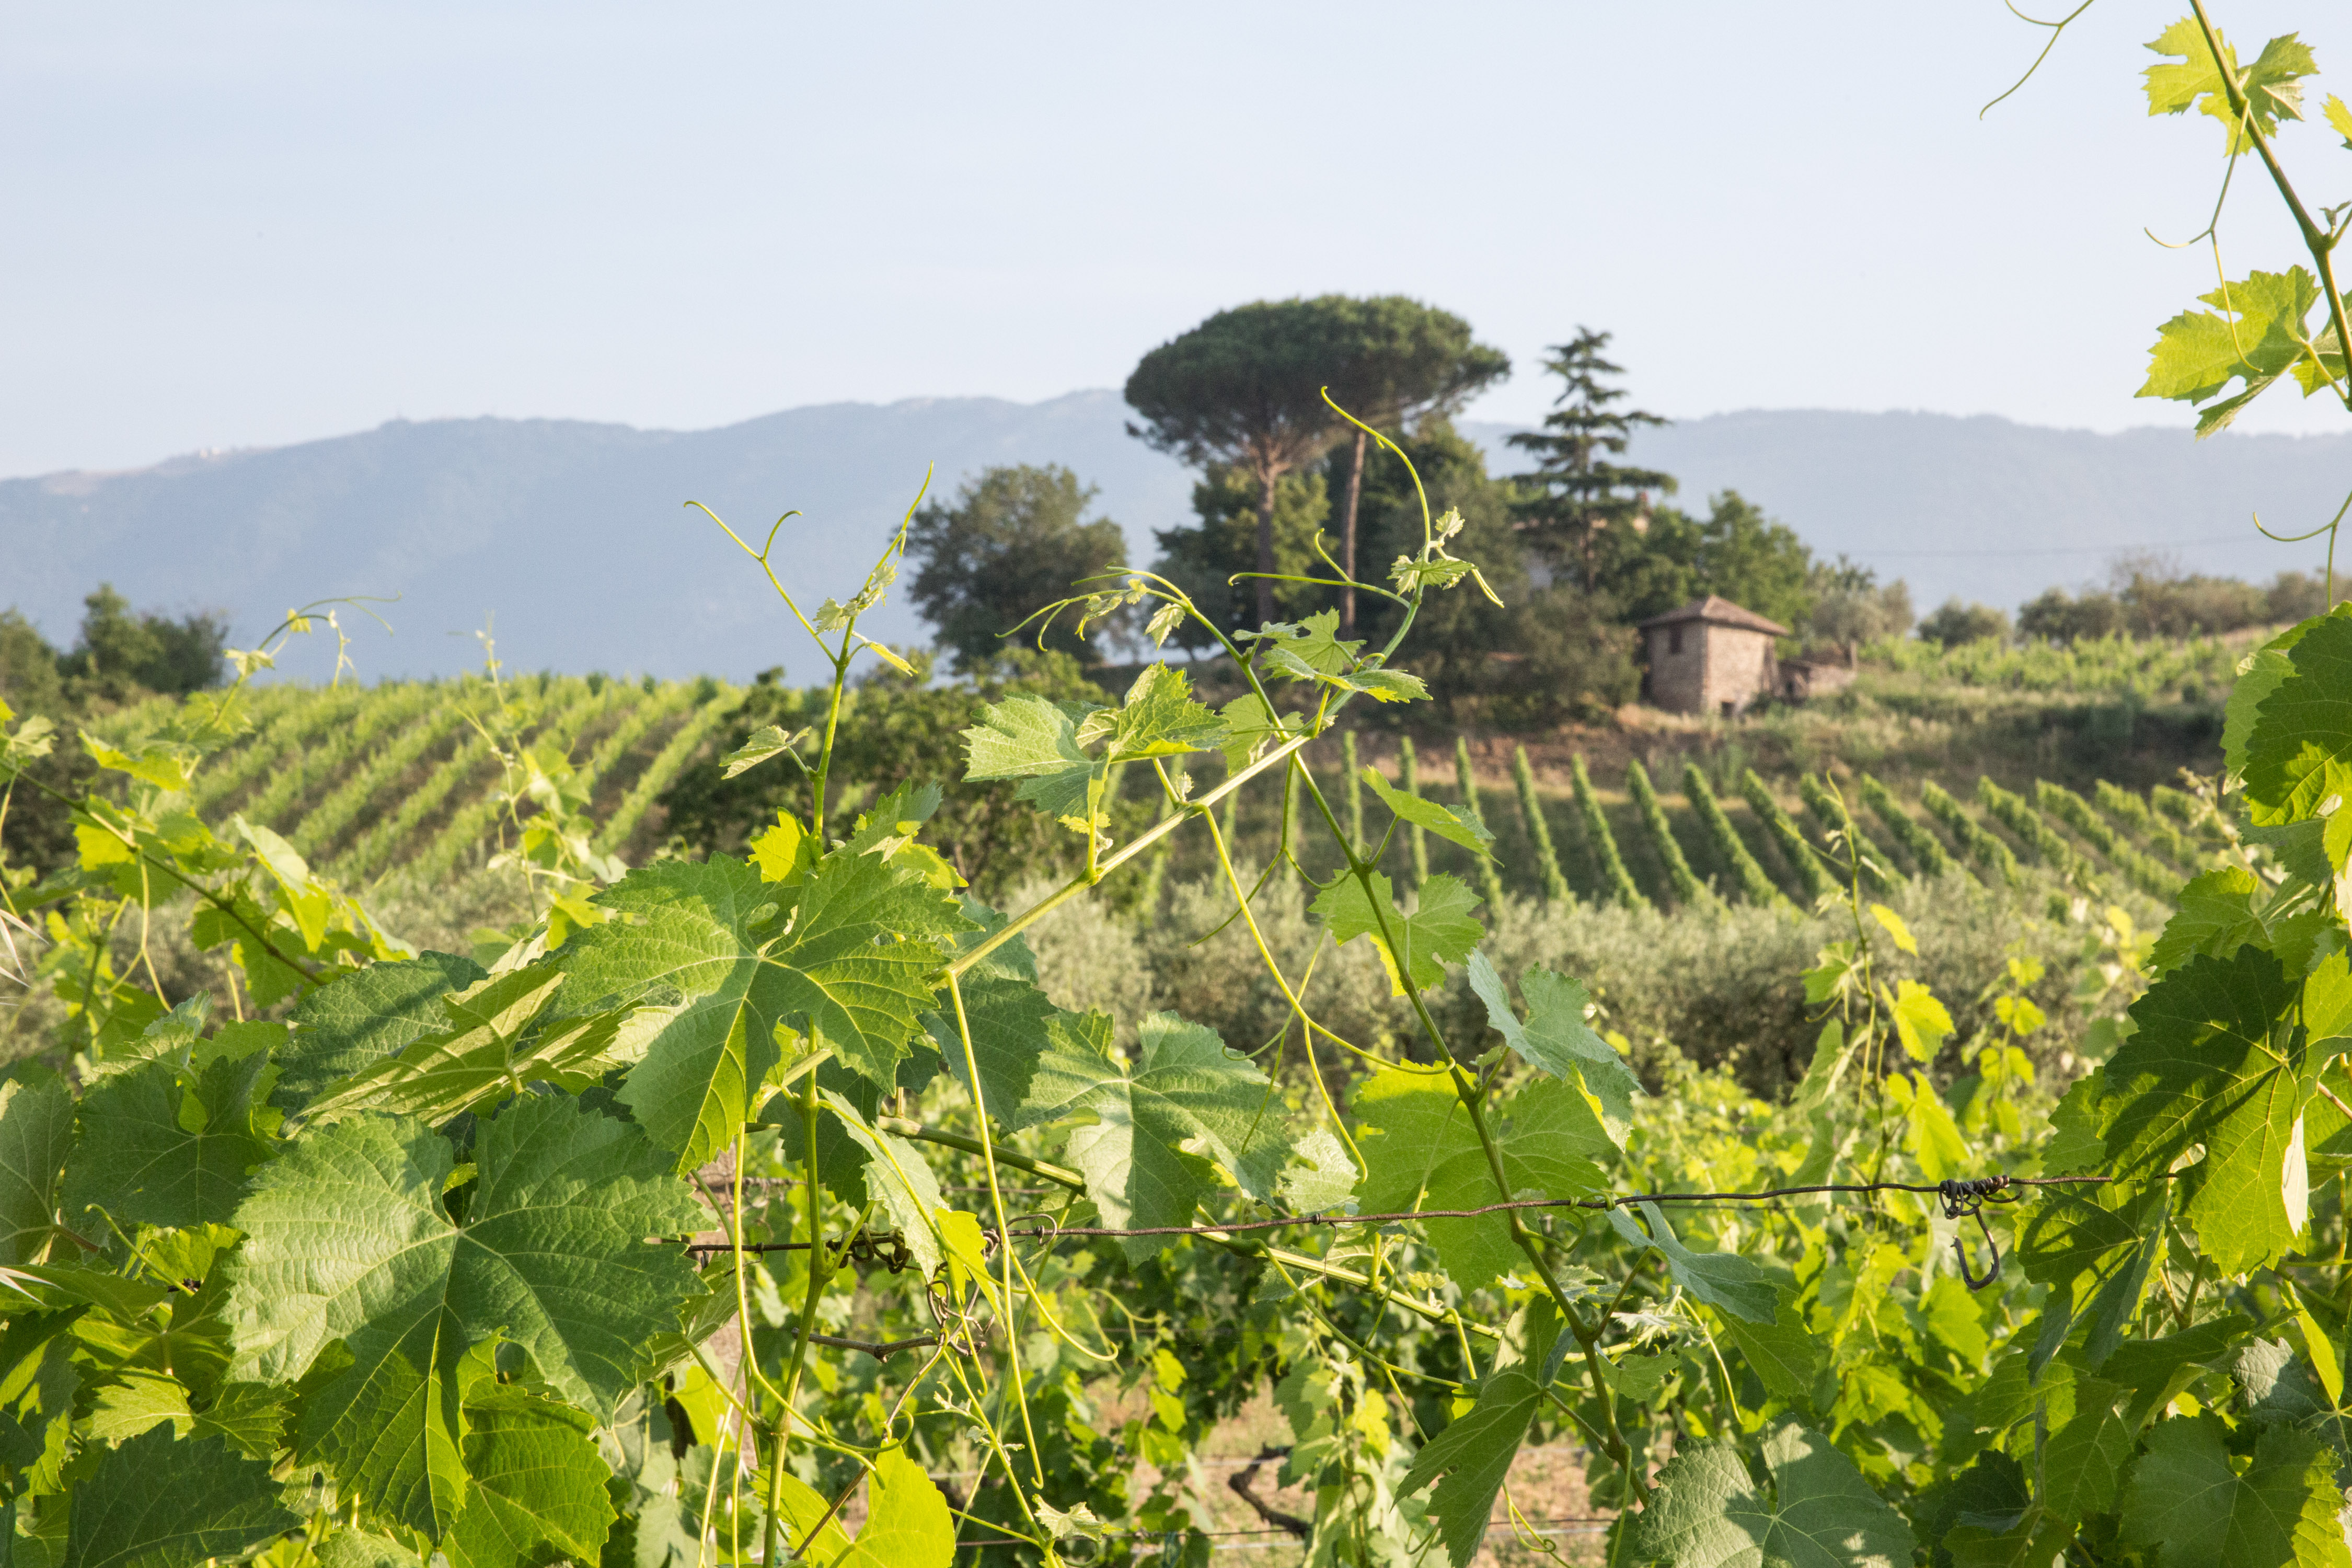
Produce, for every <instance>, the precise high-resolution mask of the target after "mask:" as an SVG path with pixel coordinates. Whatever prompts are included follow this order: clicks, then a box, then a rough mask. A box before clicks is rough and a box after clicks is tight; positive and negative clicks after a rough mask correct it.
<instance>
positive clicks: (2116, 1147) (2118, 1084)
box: [2098, 947, 2316, 1274]
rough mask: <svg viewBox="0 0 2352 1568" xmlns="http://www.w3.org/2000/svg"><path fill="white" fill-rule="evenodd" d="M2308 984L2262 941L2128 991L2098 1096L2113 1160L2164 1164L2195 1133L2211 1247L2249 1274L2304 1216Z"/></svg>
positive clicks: (2144, 1166) (2310, 1068)
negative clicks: (2128, 1024)
mask: <svg viewBox="0 0 2352 1568" xmlns="http://www.w3.org/2000/svg"><path fill="white" fill-rule="evenodd" d="M2298 1000H2299V988H2298V987H2296V986H2294V985H2293V984H2289V983H2288V981H2287V980H2286V977H2285V975H2284V973H2282V972H2281V970H2280V967H2279V962H2278V960H2277V958H2275V957H2274V956H2273V955H2272V954H2271V953H2270V952H2266V951H2264V950H2263V949H2261V948H2255V947H2247V948H2241V949H2239V950H2238V952H2237V954H2236V955H2235V956H2234V957H2232V958H2229V959H2218V958H2203V957H2200V958H2196V959H2192V960H2191V961H2190V962H2189V963H2187V964H2185V965H2183V966H2182V967H2180V968H2179V969H2176V970H2174V971H2173V972H2172V973H2169V974H2168V975H2166V976H2164V977H2163V978H2162V979H2160V980H2158V982H2157V983H2156V984H2153V985H2151V986H2149V987H2148V989H2147V993H2146V994H2144V995H2142V996H2141V997H2140V999H2139V1000H2138V1001H2137V1002H2135V1003H2133V1004H2132V1006H2131V1017H2132V1021H2133V1022H2134V1024H2135V1025H2137V1028H2136V1030H2135V1032H2134V1033H2133V1035H2132V1037H2131V1038H2130V1039H2128V1040H2126V1042H2124V1044H2123V1046H2122V1047H2120V1048H2119V1049H2117V1050H2116V1054H2115V1055H2114V1057H2112V1058H2109V1060H2108V1061H2107V1064H2106V1066H2105V1068H2102V1069H2101V1072H2100V1083H2101V1085H2102V1088H2101V1090H2100V1094H2099V1100H2098V1107H2099V1110H2100V1113H2101V1114H2102V1115H2103V1116H2104V1117H2105V1126H2106V1149H2107V1158H2108V1161H2109V1163H2110V1164H2111V1167H2112V1168H2113V1170H2114V1171H2115V1172H2116V1173H2117V1174H2125V1173H2136V1172H2152V1171H2162V1170H2164V1169H2166V1168H2168V1166H2169V1165H2170V1164H2171V1163H2173V1161H2175V1160H2176V1159H2178V1158H2179V1156H2180V1155H2181V1154H2183V1153H2185V1152H2188V1150H2189V1147H2190V1146H2191V1145H2193V1144H2196V1143H2200V1142H2201V1143H2203V1144H2204V1145H2205V1148H2206V1153H2205V1158H2204V1159H2203V1160H2202V1161H2200V1162H2199V1163H2198V1165H2197V1167H2196V1168H2195V1169H2194V1170H2193V1171H2192V1172H2190V1173H2187V1174H2186V1175H2184V1176H2183V1178H2182V1181H2183V1183H2184V1184H2186V1185H2188V1186H2189V1188H2190V1194H2189V1201H2188V1205H2187V1213H2188V1216H2189V1221H2190V1223H2191V1224H2193V1225H2194V1226H2196V1229H2197V1235H2198V1238H2199V1240H2200V1243H2201V1244H2202V1246H2203V1248H2204V1251H2205V1253H2206V1256H2208V1257H2209V1258H2211V1259H2212V1260H2213V1261H2214V1263H2215V1264H2216V1265H2217V1266H2218V1267H2220V1268H2221V1270H2222V1271H2223V1272H2224V1273H2229V1274H2240V1273H2244V1272H2246V1271H2247V1270H2248V1269H2251V1268H2261V1267H2264V1266H2266V1265H2268V1264H2270V1263H2272V1262H2274V1261H2275V1260H2276V1259H2278V1258H2281V1257H2283V1256H2284V1254H2285V1253H2286V1251H2287V1250H2288V1249H2289V1248H2290V1247H2293V1246H2294V1240H2295V1237H2296V1234H2297V1233H2298V1232H2299V1231H2301V1230H2302V1229H2303V1227H2304V1224H2305V1212H2304V1211H2305V1204H2306V1203H2307V1198H2308V1181H2309V1177H2308V1171H2307V1163H2306V1160H2305V1152H2304V1146H2303V1121H2302V1113H2303V1105H2304V1101H2305V1100H2308V1099H2309V1098H2310V1095H2311V1085H2310V1082H2309V1081H2308V1079H2310V1078H2312V1077H2315V1075H2316V1066H2315V1065H2312V1064H2307V1062H2306V1059H2305V1058H2306V1057H2307V1055H2308V1053H2307V1052H2306V1051H2305V1048H2304V1045H2303V1041H2302V1038H2301V1031H2300V1030H2299V1029H2298V1027H2297V1017H2296V1015H2297V1013H2298V1011H2299V1009H2298V1008H2297V1007H2296V1005H2295V1004H2296V1002H2297V1001H2298Z"/></svg>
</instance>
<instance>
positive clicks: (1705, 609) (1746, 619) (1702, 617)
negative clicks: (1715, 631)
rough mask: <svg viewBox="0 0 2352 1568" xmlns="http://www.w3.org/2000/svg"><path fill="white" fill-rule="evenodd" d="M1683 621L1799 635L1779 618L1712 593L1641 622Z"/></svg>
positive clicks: (1670, 623) (1668, 623)
mask: <svg viewBox="0 0 2352 1568" xmlns="http://www.w3.org/2000/svg"><path fill="white" fill-rule="evenodd" d="M1683 621H1706V622H1707V623H1708V624H1709V625H1712V626H1738V627H1739V628H1740V629H1741V630H1743V631H1751V632H1763V633H1765V634H1767V635H1768V636H1771V637H1792V636H1794V635H1795V634H1794V633H1792V632H1790V630H1789V628H1788V627H1786V626H1781V625H1780V623H1779V622H1777V621H1768V620H1766V619H1765V618H1764V617H1763V616H1759V615H1758V614H1757V613H1756V612H1755V611H1753V610H1743V609H1741V608H1740V607H1739V606H1738V605H1735V604H1733V603H1732V602H1731V601H1730V600H1728V599H1725V598H1718V597H1717V596H1716V595H1713V594H1709V595H1707V596H1706V598H1704V599H1693V600H1692V601H1691V602H1690V603H1689V604H1687V605H1683V606H1682V607H1681V608H1679V609H1674V610H1668V611H1667V612H1666V613H1665V614H1664V615H1663V616H1651V617H1650V618H1649V619H1648V620H1646V621H1643V622H1641V623H1640V625H1641V626H1642V627H1643V629H1644V630H1646V629H1647V628H1649V627H1651V626H1675V625H1676V624H1678V623H1680V622H1683Z"/></svg>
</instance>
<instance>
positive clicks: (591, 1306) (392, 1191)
mask: <svg viewBox="0 0 2352 1568" xmlns="http://www.w3.org/2000/svg"><path fill="white" fill-rule="evenodd" d="M475 1158H476V1161H477V1165H478V1173H477V1175H476V1177H475V1180H474V1183H473V1191H472V1193H471V1194H469V1202H468V1203H467V1205H466V1211H465V1218H464V1220H463V1221H462V1222H461V1221H458V1220H457V1219H454V1218H452V1217H451V1214H450V1210H449V1208H448V1206H447V1204H446V1200H445V1199H444V1197H443V1195H442V1194H443V1192H444V1189H445V1188H446V1185H447V1184H448V1182H449V1179H450V1176H451V1173H452V1172H453V1170H454V1168H455V1156H454V1153H453V1152H452V1150H451V1148H450V1145H449V1143H448V1142H447V1141H446V1140H445V1139H443V1138H440V1137H438V1136H437V1135H436V1134H435V1133H433V1132H432V1131H429V1130H428V1129H426V1128H425V1126H424V1125H423V1124H421V1123H419V1122H416V1121H412V1120H409V1119H406V1118H394V1117H381V1116H363V1117H358V1118H354V1119H353V1120H352V1121H340V1122H335V1123H332V1124H330V1125H328V1126H324V1127H320V1128H317V1129H314V1130H311V1131H308V1132H306V1133H304V1134H303V1136H301V1137H300V1138H298V1139H296V1140H294V1142H292V1143H291V1144H290V1145H289V1147H288V1149H287V1151H286V1152H284V1153H283V1154H281V1155H280V1156H278V1158H277V1159H276V1160H273V1161H271V1162H270V1163H268V1164H267V1165H265V1166H263V1167H262V1169H261V1171H260V1173H258V1174H257V1177H256V1178H255V1181H254V1184H253V1190H252V1193H251V1194H250V1195H249V1196H248V1197H247V1199H246V1201H245V1203H244V1204H243V1205H240V1206H239V1208H238V1209H237V1212H236V1227H237V1228H238V1229H240V1230H242V1231H244V1232H245V1233H246V1241H245V1244H244V1246H243V1247H241V1248H240V1249H239V1251H238V1253H237V1255H236V1258H235V1259H234V1261H233V1262H232V1265H231V1267H232V1268H233V1270H234V1272H233V1275H232V1277H231V1281H230V1286H229V1300H228V1305H227V1309H226V1310H227V1315H228V1318H229V1321H230V1336H231V1341H232V1343H233V1345H234V1348H235V1352H236V1356H235V1360H234V1361H233V1363H231V1367H230V1375H231V1376H232V1377H234V1378H236V1379H237V1380H239V1381H248V1382H265V1383H283V1382H286V1381H288V1380H289V1379H293V1378H297V1377H300V1376H302V1375H303V1374H304V1373H306V1372H308V1371H310V1370H311V1368H312V1363H314V1362H315V1361H317V1360H318V1359H319V1357H320V1352H321V1351H322V1350H324V1349H325V1348H326V1347H327V1346H328V1345H329V1343H330V1342H332V1341H335V1340H338V1339H340V1340H341V1341H342V1342H344V1344H345V1346H346V1347H347V1352H345V1353H347V1355H348V1359H349V1364H348V1365H347V1366H346V1367H344V1368H343V1369H342V1370H341V1371H340V1372H335V1373H332V1374H331V1375H330V1376H326V1377H325V1378H324V1379H323V1381H322V1382H321V1384H320V1386H319V1387H318V1388H317V1389H316V1390H315V1391H314V1392H311V1393H310V1394H307V1395H306V1396H305V1399H304V1409H303V1416H302V1432H301V1440H300V1443H299V1452H300V1453H302V1454H303V1455H304V1456H305V1458H316V1459H320V1460H323V1461H324V1462H325V1463H326V1464H327V1465H328V1466H329V1467H330V1468H332V1469H333V1470H334V1471H335V1472H336V1474H337V1475H338V1476H339V1477H340V1478H341V1480H342V1481H343V1483H344V1485H345V1486H346V1487H348V1488H351V1489H352V1490H353V1491H355V1492H356V1493H357V1494H358V1495H361V1496H362V1497H365V1498H366V1499H367V1500H369V1501H370V1503H371V1504H372V1505H373V1507H374V1508H375V1509H376V1510H377V1511H378V1512H379V1513H381V1514H382V1515H383V1516H384V1517H386V1518H388V1519H393V1520H397V1521H401V1522H403V1523H405V1524H408V1525H410V1526H411V1527H412V1528H415V1529H418V1530H422V1531H426V1532H427V1533H429V1534H432V1535H434V1536H436V1537H437V1536H439V1535H440V1534H441V1533H443V1532H444V1531H446V1530H447V1529H448V1527H449V1525H450V1523H451V1521H453V1520H454V1519H455V1518H456V1516H457V1510H458V1508H459V1506H460V1504H461V1502H462V1500H463V1493H464V1468H463V1465H462V1463H461V1459H460V1456H461V1453H462V1444H463V1440H464V1437H465V1423H464V1418H463V1411H462V1385H461V1384H460V1383H459V1382H458V1380H457V1373H458V1371H459V1367H458V1363H459V1359H460V1358H461V1357H462V1355H463V1354H464V1352H466V1350H467V1347H468V1346H469V1345H471V1344H474V1343H477V1342H481V1341H483V1340H486V1339H488V1338H489V1337H490V1336H492V1335H493V1334H495V1335H498V1336H500V1337H502V1338H504V1339H507V1340H509V1341H511V1342H515V1343H518V1344H520V1345H521V1346H522V1347H523V1348H524V1349H525V1350H526V1351H528V1352H530V1358H531V1363H532V1364H533V1366H534V1367H535V1368H536V1369H537V1371H538V1373H539V1375H540V1376H541V1378H542V1379H544V1380H545V1381H546V1383H547V1384H549V1385H550V1386H551V1387H552V1388H553V1389H554V1390H555V1391H556V1392H557V1393H558V1394H561V1395H562V1397H564V1398H565V1399H567V1400H570V1401H571V1402H572V1403H573V1404H575V1405H580V1406H582V1407H583V1408H584V1409H587V1410H589V1411H591V1412H593V1413H594V1414H596V1415H599V1416H603V1417H609V1416H610V1415H611V1413H612V1411H613V1408H614V1405H615V1403H616V1402H617V1401H618V1400H619V1399H620V1397H621V1395H622V1394H625V1392H626V1391H627V1390H628V1388H629V1386H630V1384H632V1383H633V1382H635V1379H636V1377H637V1375H638V1373H639V1372H640V1371H641V1370H642V1368H641V1365H640V1363H641V1361H642V1359H643V1357H644V1352H645V1347H646V1345H647V1344H649V1343H651V1342H653V1341H654V1340H655V1339H656V1336H658V1335H661V1334H663V1333H665V1332H674V1331H676V1329H677V1308H678V1307H679V1305H680V1304H681V1303H683V1302H685V1301H687V1300H690V1299H692V1298H694V1297H696V1296H698V1295H700V1294H701V1293H702V1285H701V1282H700V1280H699V1279H698V1277H697V1276H696V1274H695V1272H694V1270H693V1268H691V1267H689V1266H688V1263H687V1261H686V1259H685V1258H684V1257H683V1256H682V1255H681V1254H680V1253H678V1252H677V1250H676V1249H675V1248H667V1247H657V1246H654V1245H651V1244H649V1243H647V1242H646V1239H645V1238H646V1237H650V1236H675V1235H677V1234H679V1233H681V1232H689V1231H693V1230H696V1229H698V1228H699V1227H700V1226H702V1225H704V1224H705V1223H707V1219H708V1214H707V1211H706V1210H705V1209H704V1208H703V1206H702V1205H701V1204H700V1203H698V1201H697V1200H696V1199H695V1198H694V1196H693V1194H692V1192H691V1189H689V1188H688V1186H687V1184H685V1183H684V1182H682V1181H680V1180H679V1179H677V1177H676V1176H674V1175H672V1174H670V1173H669V1171H668V1164H669V1162H668V1161H667V1159H665V1158H664V1157H663V1156H662V1154H661V1153H660V1152H659V1151H657V1150H656V1149H655V1148H654V1147H653V1145H652V1144H651V1143H649V1142H647V1141H646V1137H645V1134H644V1133H643V1132H642V1131H640V1130H639V1129H637V1128H636V1127H635V1126H632V1125H630V1124H629V1123H626V1122H622V1121H611V1120H609V1119H607V1118H605V1117H603V1116H599V1115H597V1114H596V1113H594V1112H593V1110H583V1109H580V1108H578V1107H577V1106H576V1105H575V1103H574V1102H572V1101H571V1100H564V1099H561V1098H557V1097H554V1096H543V1095H528V1096H525V1097H523V1098H522V1099H520V1100H517V1101H516V1102H514V1103H513V1104H512V1105H510V1106H509V1107H508V1108H507V1109H506V1110H503V1111H502V1112H500V1113H499V1116H498V1117H496V1118H495V1119H494V1120H490V1121H484V1122H482V1123H480V1124H479V1126H478V1130H477V1132H476V1144H475Z"/></svg>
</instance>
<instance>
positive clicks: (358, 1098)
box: [303, 964, 644, 1127]
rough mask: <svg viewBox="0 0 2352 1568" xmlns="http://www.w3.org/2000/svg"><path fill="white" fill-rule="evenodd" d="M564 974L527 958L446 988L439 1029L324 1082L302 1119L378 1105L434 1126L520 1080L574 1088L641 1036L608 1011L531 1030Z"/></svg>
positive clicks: (624, 1059) (620, 1059)
mask: <svg viewBox="0 0 2352 1568" xmlns="http://www.w3.org/2000/svg"><path fill="white" fill-rule="evenodd" d="M563 979H564V976H563V973H562V971H560V970H556V969H552V968H550V967H547V966H545V965H540V964H534V965H530V966H529V967H526V968H522V969H514V970H509V971H508V972H507V973H504V974H499V975H493V976H492V977H491V978H489V979H488V980H485V981H482V982H480V983H478V984H475V985H472V986H469V987H467V989H466V990H464V991H462V992H457V993H454V994H451V995H449V996H447V997H446V998H445V999H444V1000H443V1002H442V1009H443V1014H444V1021H445V1023H446V1027H444V1028H442V1029H439V1030H437V1031H436V1032H435V1033H433V1034H429V1035H426V1036H424V1037H422V1038H420V1039H418V1040H416V1041H415V1043H414V1044H412V1045H410V1046H409V1047H407V1048H406V1049H404V1050H403V1051H402V1052H401V1053H400V1054H399V1055H397V1056H392V1057H386V1058H383V1059H382V1060H380V1061H378V1062H376V1063H375V1064H374V1065H373V1066H372V1067H369V1068H364V1069H362V1070H361V1071H359V1072H356V1073H353V1074H352V1076H351V1077H349V1078H347V1079H341V1081H339V1082H336V1083H332V1084H330V1085H328V1086H327V1088H326V1089H323V1090H321V1091H320V1095H319V1098H318V1099H316V1100H312V1101H311V1102H310V1105H309V1106H308V1107H306V1108H305V1110H304V1111H303V1117H304V1119H305V1120H306V1121H331V1120H334V1119H337V1118H340V1117H345V1116H350V1115H352V1114H353V1113H355V1112H358V1111H362V1110H380V1111H385V1112H388V1113H390V1114H393V1115H395V1116H414V1117H416V1118H417V1119H418V1120H420V1121H427V1122H430V1123H432V1124H433V1125H435V1126H436V1127H437V1126H439V1125H441V1124H442V1123H443V1122H446V1121H448V1120H450V1119H451V1118H452V1117H454V1116H456V1115H457V1114H458V1113H459V1112H460V1111H463V1110H469V1109H474V1108H477V1107H479V1106H481V1105H483V1104H485V1103H487V1102H489V1101H493V1100H504V1099H507V1098H508V1097H509V1096H511V1095H515V1094H519V1093H520V1092H521V1091H522V1089H523V1086H524V1085H526V1084H532V1083H552V1084H555V1085H557V1086H558V1087H560V1088H562V1089H565V1090H567V1091H568V1092H571V1093H573V1094H577V1093H579V1092H580V1091H581V1090H583V1089H586V1088H588V1087H589V1086H590V1085H592V1084H593V1083H595V1082H596V1081H597V1080H598V1079H601V1078H602V1077H603V1076H604V1073H605V1072H606V1071H608V1070H609V1069H611V1068H616V1067H621V1066H625V1065H626V1064H627V1063H629V1062H631V1061H634V1060H635V1059H636V1058H637V1057H638V1056H640V1055H642V1054H643V1052H644V1043H643V1041H642V1039H640V1038H638V1037H637V1036H636V1032H635V1031H633V1030H631V1029H629V1028H627V1027H625V1026H624V1020H623V1019H622V1018H621V1017H620V1016H617V1015H614V1014H610V1013H605V1014H592V1015H589V1016H584V1017H575V1018H566V1019H563V1020H562V1021H561V1022H558V1023H554V1024H551V1025H550V1026H547V1027H546V1028H544V1029H541V1030H538V1031H536V1032H534V1031H532V1030H531V1029H530V1024H531V1022H532V1020H534V1019H535V1018H537V1017H538V1016H539V1014H540V1012H541V1010H542V1009H543V1008H544V1007H545V1006H546V1005H547V1004H548V1000H549V998H550V997H551V996H552V995H554V994H555V992H556V990H557V989H558V988H559V987H560V986H561V985H562V984H563Z"/></svg>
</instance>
